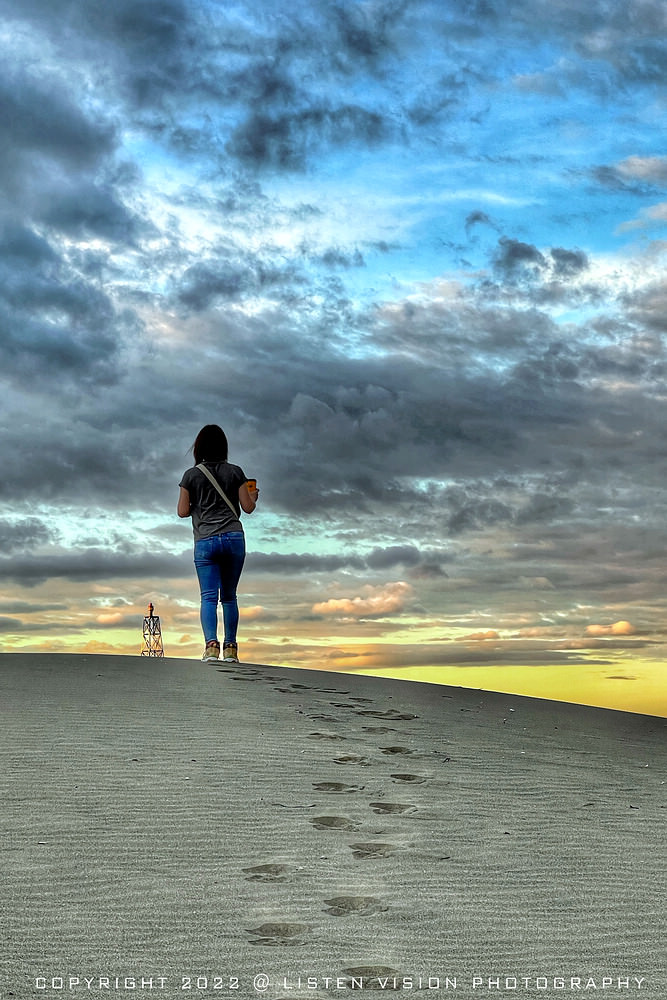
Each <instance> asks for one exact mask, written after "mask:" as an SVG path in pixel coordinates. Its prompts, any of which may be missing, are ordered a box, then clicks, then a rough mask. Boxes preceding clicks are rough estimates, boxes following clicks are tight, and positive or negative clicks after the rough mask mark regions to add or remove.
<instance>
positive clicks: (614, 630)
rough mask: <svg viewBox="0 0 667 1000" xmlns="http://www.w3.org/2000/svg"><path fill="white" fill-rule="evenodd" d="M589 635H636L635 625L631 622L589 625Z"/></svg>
mask: <svg viewBox="0 0 667 1000" xmlns="http://www.w3.org/2000/svg"><path fill="white" fill-rule="evenodd" d="M586 634H587V635H634V634H635V627H634V625H631V624H630V622H626V621H620V622H614V624H613V625H587V626H586Z"/></svg>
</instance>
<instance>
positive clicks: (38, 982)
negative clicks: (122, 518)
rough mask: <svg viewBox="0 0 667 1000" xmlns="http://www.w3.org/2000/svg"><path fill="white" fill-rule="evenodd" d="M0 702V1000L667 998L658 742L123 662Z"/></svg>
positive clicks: (612, 723)
mask: <svg viewBox="0 0 667 1000" xmlns="http://www.w3.org/2000/svg"><path fill="white" fill-rule="evenodd" d="M0 690H1V697H2V705H3V726H2V736H1V737H0V745H1V746H2V772H1V778H0V781H1V783H2V798H3V810H2V816H3V838H2V848H1V849H2V867H3V869H4V872H5V874H4V875H3V881H4V887H3V891H2V895H1V898H0V913H1V919H2V965H1V966H0V997H2V998H3V1000H4V998H6V997H14V998H19V1000H23V998H26V997H37V996H40V997H44V996H49V997H54V996H63V995H67V996H73V995H86V996H95V997H100V996H107V997H108V996H110V995H112V994H113V995H118V994H123V995H128V994H129V995H136V994H138V993H139V994H141V995H142V996H146V995H158V996H162V997H179V996H181V997H182V996H197V997H199V996H211V997H214V996H217V997H220V996H236V997H256V996H265V997H269V998H272V1000H278V998H283V997H294V998H300V997H302V996H308V997H314V998H316V1000H317V998H323V997H328V996H331V995H332V994H340V993H342V992H345V993H349V992H351V991H352V987H353V986H354V987H355V988H357V987H358V984H359V983H361V984H362V986H363V990H364V992H368V993H372V995H380V992H386V991H389V990H391V988H392V987H394V989H393V990H392V993H394V995H395V993H396V992H399V993H401V994H402V995H404V994H406V993H414V992H416V991H415V989H414V987H415V986H419V978H420V977H421V979H422V983H421V986H422V993H420V995H428V996H444V995H446V996H451V997H456V998H457V1000H463V998H466V1000H467V998H470V997H479V996H486V997H489V996H498V995H504V996H510V997H518V996H520V997H523V996H525V997H528V996H535V997H537V996H541V997H545V996H548V997H555V996H559V997H562V996H563V995H567V996H581V995H583V993H584V992H585V994H586V995H587V996H591V995H595V996H600V995H603V993H604V996H606V997H608V996H609V995H612V996H617V995H622V996H626V995H628V993H631V994H632V995H636V996H638V997H646V998H649V997H650V998H656V1000H658V998H660V1000H663V998H664V997H665V996H667V979H666V978H665V976H664V973H663V969H662V960H661V953H662V948H663V944H664V934H663V928H662V927H661V922H660V919H659V914H660V912H661V910H662V911H664V897H663V901H662V902H663V905H662V906H661V903H660V892H661V883H662V884H663V885H664V881H665V879H664V876H665V870H664V869H665V865H664V857H665V851H664V846H665V839H664V832H663V830H664V819H665V815H666V814H665V808H664V806H665V801H664V791H665V784H664V781H665V766H664V765H665V749H664V748H665V744H664V733H665V723H664V720H659V719H655V718H650V717H642V716H638V715H630V714H623V713H619V712H610V711H604V710H599V709H589V708H583V707H578V706H573V705H565V704H559V703H554V702H546V701H536V700H532V699H527V698H519V697H512V696H506V695H493V694H482V693H480V692H475V691H465V690H461V689H450V688H443V687H436V686H430V685H424V684H412V683H408V682H401V681H393V680H383V679H379V678H365V677H358V676H349V675H340V674H331V673H324V672H313V671H290V670H287V669H279V668H275V667H268V666H241V667H240V668H238V669H236V668H234V667H229V666H223V665H221V666H220V667H218V668H216V667H215V666H213V667H211V666H209V665H205V664H201V663H199V662H196V661H191V660H178V659H164V660H159V659H149V658H141V657H112V656H85V655H80V656H67V655H48V654H43V655H26V654H23V655H20V654H17V655H12V654H6V655H3V656H0ZM262 975H265V976H266V977H267V980H268V983H269V985H268V988H266V989H263V988H262V987H263V986H264V981H263V980H261V979H258V980H257V982H256V983H255V982H254V980H255V977H257V976H262ZM309 977H310V979H311V981H310V982H309V981H308V979H309ZM299 978H300V982H299ZM489 978H490V979H491V983H489ZM70 979H72V980H75V981H74V982H71V983H70ZM142 979H143V980H145V981H144V982H142ZM404 979H405V980H407V982H404ZM429 979H430V982H429ZM76 980H78V982H77V981H76ZM86 980H87V982H86ZM394 980H395V981H394ZM496 980H498V985H496ZM626 980H627V981H628V985H627V987H626V985H625V983H626ZM636 980H641V982H640V983H637V982H636ZM436 981H437V984H436ZM383 986H384V989H382V987H383ZM428 986H430V987H431V988H430V989H426V987H428ZM514 986H516V988H514ZM184 987H185V988H184ZM586 987H587V988H586Z"/></svg>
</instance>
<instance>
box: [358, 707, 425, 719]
mask: <svg viewBox="0 0 667 1000" xmlns="http://www.w3.org/2000/svg"><path fill="white" fill-rule="evenodd" d="M357 715H364V716H368V717H370V718H373V719H391V720H392V722H398V721H399V720H402V721H409V720H411V719H418V718H419V716H418V715H413V714H412V713H411V712H399V711H398V710H397V709H395V708H390V709H389V710H388V711H386V712H379V711H375V710H374V709H369V708H365V709H363V710H361V711H357Z"/></svg>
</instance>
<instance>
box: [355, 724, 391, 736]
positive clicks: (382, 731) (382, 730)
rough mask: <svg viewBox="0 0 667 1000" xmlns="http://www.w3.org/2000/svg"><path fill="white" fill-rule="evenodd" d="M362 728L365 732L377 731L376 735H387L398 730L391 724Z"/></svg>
mask: <svg viewBox="0 0 667 1000" xmlns="http://www.w3.org/2000/svg"><path fill="white" fill-rule="evenodd" d="M361 730H362V732H364V733H375V734H376V736H386V735H387V733H395V732H396V730H395V729H392V728H391V726H362V727H361Z"/></svg>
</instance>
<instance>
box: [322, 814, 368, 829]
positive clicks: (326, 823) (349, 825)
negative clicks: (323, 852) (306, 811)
mask: <svg viewBox="0 0 667 1000" xmlns="http://www.w3.org/2000/svg"><path fill="white" fill-rule="evenodd" d="M310 822H311V824H312V825H313V826H314V827H315V829H316V830H358V829H359V826H360V824H359V823H355V822H354V821H353V820H351V819H348V818H347V817H346V816H315V817H314V818H313V819H311V821H310Z"/></svg>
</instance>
